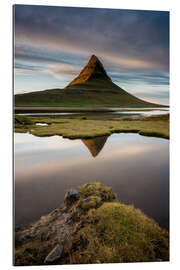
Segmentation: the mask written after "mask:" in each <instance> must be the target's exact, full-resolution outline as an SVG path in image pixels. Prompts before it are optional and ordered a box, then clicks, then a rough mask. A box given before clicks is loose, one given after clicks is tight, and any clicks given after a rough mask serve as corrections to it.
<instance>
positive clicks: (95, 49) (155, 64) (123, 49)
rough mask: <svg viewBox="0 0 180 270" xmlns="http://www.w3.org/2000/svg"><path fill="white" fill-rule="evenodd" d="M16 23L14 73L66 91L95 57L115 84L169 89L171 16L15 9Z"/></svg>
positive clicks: (144, 13) (132, 12)
mask: <svg viewBox="0 0 180 270" xmlns="http://www.w3.org/2000/svg"><path fill="white" fill-rule="evenodd" d="M14 20H15V63H16V72H17V74H22V73H23V74H24V75H25V74H27V75H28V74H30V73H31V75H32V76H34V75H33V74H36V78H37V72H39V73H41V74H44V75H45V74H47V75H48V76H51V78H52V85H53V84H54V83H53V78H55V79H57V80H58V81H59V82H60V85H61V87H65V86H66V85H65V83H67V82H68V81H71V79H72V78H73V77H75V76H77V75H78V74H79V72H80V70H81V69H82V68H83V67H84V65H85V64H86V63H87V61H88V59H89V57H90V56H91V55H92V54H96V55H97V56H98V57H99V58H100V60H101V61H102V63H103V65H104V67H105V69H106V70H107V72H108V74H109V75H110V76H111V77H112V80H113V81H114V82H117V83H118V84H121V83H122V84H123V83H126V84H127V83H128V84H129V86H131V85H132V84H133V83H135V84H144V86H145V85H146V86H148V85H151V86H153V85H160V86H167V85H168V84H169V12H161V11H140V10H139V11H138V10H118V9H116V10H113V9H94V8H70V7H50V6H31V5H28V6H25V5H15V8H14ZM17 63H20V64H21V66H17ZM19 79H20V77H19ZM48 79H49V86H48V87H51V86H50V77H48ZM18 85H20V83H19V84H18ZM24 85H25V83H24ZM34 85H35V83H34ZM38 85H40V82H39V81H38ZM27 87H28V85H27Z"/></svg>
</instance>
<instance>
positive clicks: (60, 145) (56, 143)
mask: <svg viewBox="0 0 180 270" xmlns="http://www.w3.org/2000/svg"><path fill="white" fill-rule="evenodd" d="M80 144H81V141H80V140H69V139H64V138H62V137H61V136H51V137H37V136H34V135H32V134H27V133H26V134H20V133H15V151H16V152H18V153H21V154H23V155H24V154H29V153H31V152H36V151H37V150H39V151H46V150H47V149H49V150H51V149H55V150H56V149H61V150H65V149H70V148H73V147H77V146H79V145H80Z"/></svg>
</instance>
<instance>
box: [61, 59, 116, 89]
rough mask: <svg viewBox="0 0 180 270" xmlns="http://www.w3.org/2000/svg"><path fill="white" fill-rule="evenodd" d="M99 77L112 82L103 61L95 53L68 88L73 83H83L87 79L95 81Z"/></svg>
mask: <svg viewBox="0 0 180 270" xmlns="http://www.w3.org/2000/svg"><path fill="white" fill-rule="evenodd" d="M97 79H98V80H103V81H110V82H112V81H111V78H110V77H109V76H108V75H107V73H106V71H105V69H104V67H103V65H102V63H101V62H100V61H99V59H98V58H97V57H96V56H95V55H92V56H91V58H90V60H89V62H88V64H87V65H86V66H85V67H84V68H83V70H82V71H81V73H80V74H79V75H78V76H77V77H76V78H75V79H74V80H73V81H72V82H71V83H70V84H69V85H68V86H67V87H66V88H69V87H71V86H72V85H76V84H83V83H85V82H87V81H93V80H97Z"/></svg>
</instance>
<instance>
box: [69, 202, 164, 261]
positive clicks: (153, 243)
mask: <svg viewBox="0 0 180 270" xmlns="http://www.w3.org/2000/svg"><path fill="white" fill-rule="evenodd" d="M87 220H88V221H89V222H88V224H86V226H85V227H84V228H82V229H81V230H80V231H79V232H78V233H77V234H76V235H75V237H74V239H75V240H74V243H73V244H74V250H73V252H72V254H71V260H70V263H73V264H74V263H83V264H87V263H120V262H149V261H168V260H169V242H168V233H167V232H166V231H165V230H163V229H161V228H160V227H159V226H158V224H156V223H155V222H154V221H153V220H152V219H150V218H148V217H147V216H146V215H144V214H143V213H142V212H141V211H140V210H139V209H135V208H134V207H133V206H130V205H124V204H121V203H119V202H106V203H104V204H102V205H101V206H100V207H99V208H97V209H93V210H92V209H91V210H89V212H88V217H87ZM82 239H83V241H82ZM81 242H83V243H82V245H79V244H77V243H81ZM84 243H86V244H85V245H84ZM76 248H77V249H76Z"/></svg>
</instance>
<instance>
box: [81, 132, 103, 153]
mask: <svg viewBox="0 0 180 270" xmlns="http://www.w3.org/2000/svg"><path fill="white" fill-rule="evenodd" d="M107 138H108V136H100V137H96V138H93V139H83V140H82V142H83V143H84V144H85V146H86V147H87V148H88V149H89V152H90V153H91V155H92V156H93V157H96V156H97V155H98V154H99V153H100V152H101V150H102V149H103V147H104V145H105V143H106V141H107Z"/></svg>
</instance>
